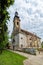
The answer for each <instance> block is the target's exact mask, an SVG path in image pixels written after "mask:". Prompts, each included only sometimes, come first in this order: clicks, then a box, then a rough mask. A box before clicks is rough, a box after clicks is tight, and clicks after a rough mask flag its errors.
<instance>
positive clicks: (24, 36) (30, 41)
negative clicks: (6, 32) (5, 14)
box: [12, 12, 41, 49]
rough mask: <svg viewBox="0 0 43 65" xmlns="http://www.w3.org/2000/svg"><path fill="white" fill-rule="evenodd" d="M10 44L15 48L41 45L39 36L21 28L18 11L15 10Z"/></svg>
mask: <svg viewBox="0 0 43 65" xmlns="http://www.w3.org/2000/svg"><path fill="white" fill-rule="evenodd" d="M12 37H13V38H12V45H13V46H14V47H15V49H19V48H29V47H30V48H31V47H41V38H40V37H38V36H37V35H35V34H33V33H31V32H29V31H26V30H23V29H21V27H20V18H19V16H18V12H15V16H14V20H13V32H12Z"/></svg>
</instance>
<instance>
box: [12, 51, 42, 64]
mask: <svg viewBox="0 0 43 65" xmlns="http://www.w3.org/2000/svg"><path fill="white" fill-rule="evenodd" d="M13 52H15V53H18V54H20V55H23V56H25V57H27V58H28V59H26V60H24V62H23V63H24V65H43V53H40V54H39V53H37V55H36V56H34V55H30V54H27V53H23V52H18V51H13Z"/></svg>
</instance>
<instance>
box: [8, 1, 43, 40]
mask: <svg viewBox="0 0 43 65" xmlns="http://www.w3.org/2000/svg"><path fill="white" fill-rule="evenodd" d="M7 11H8V12H9V15H10V20H9V21H8V31H9V35H11V33H12V30H13V18H14V16H15V12H16V11H17V12H18V14H19V17H20V19H21V22H20V25H21V28H22V29H24V30H27V31H29V32H31V33H34V34H36V35H37V36H39V37H40V38H41V39H42V40H43V0H15V2H14V4H13V5H11V6H10V7H9V9H7Z"/></svg>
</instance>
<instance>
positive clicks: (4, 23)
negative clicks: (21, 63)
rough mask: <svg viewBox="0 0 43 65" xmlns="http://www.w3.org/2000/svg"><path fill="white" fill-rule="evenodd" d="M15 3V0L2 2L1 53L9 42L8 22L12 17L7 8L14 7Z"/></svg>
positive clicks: (0, 16) (2, 0) (0, 25)
mask: <svg viewBox="0 0 43 65" xmlns="http://www.w3.org/2000/svg"><path fill="white" fill-rule="evenodd" d="M13 2H14V0H0V3H1V4H0V5H1V6H0V13H1V14H0V52H2V49H3V48H4V45H5V43H7V40H8V34H7V30H8V27H7V20H9V18H10V17H9V13H8V11H7V8H8V7H9V6H10V5H12V4H13Z"/></svg>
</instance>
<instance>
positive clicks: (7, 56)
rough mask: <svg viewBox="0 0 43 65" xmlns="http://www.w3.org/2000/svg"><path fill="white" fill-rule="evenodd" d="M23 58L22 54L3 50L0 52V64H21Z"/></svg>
mask: <svg viewBox="0 0 43 65" xmlns="http://www.w3.org/2000/svg"><path fill="white" fill-rule="evenodd" d="M25 59H26V58H25V57H24V56H21V55H19V54H17V53H13V52H11V51H8V50H4V51H3V53H2V54H0V65H23V60H25Z"/></svg>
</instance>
